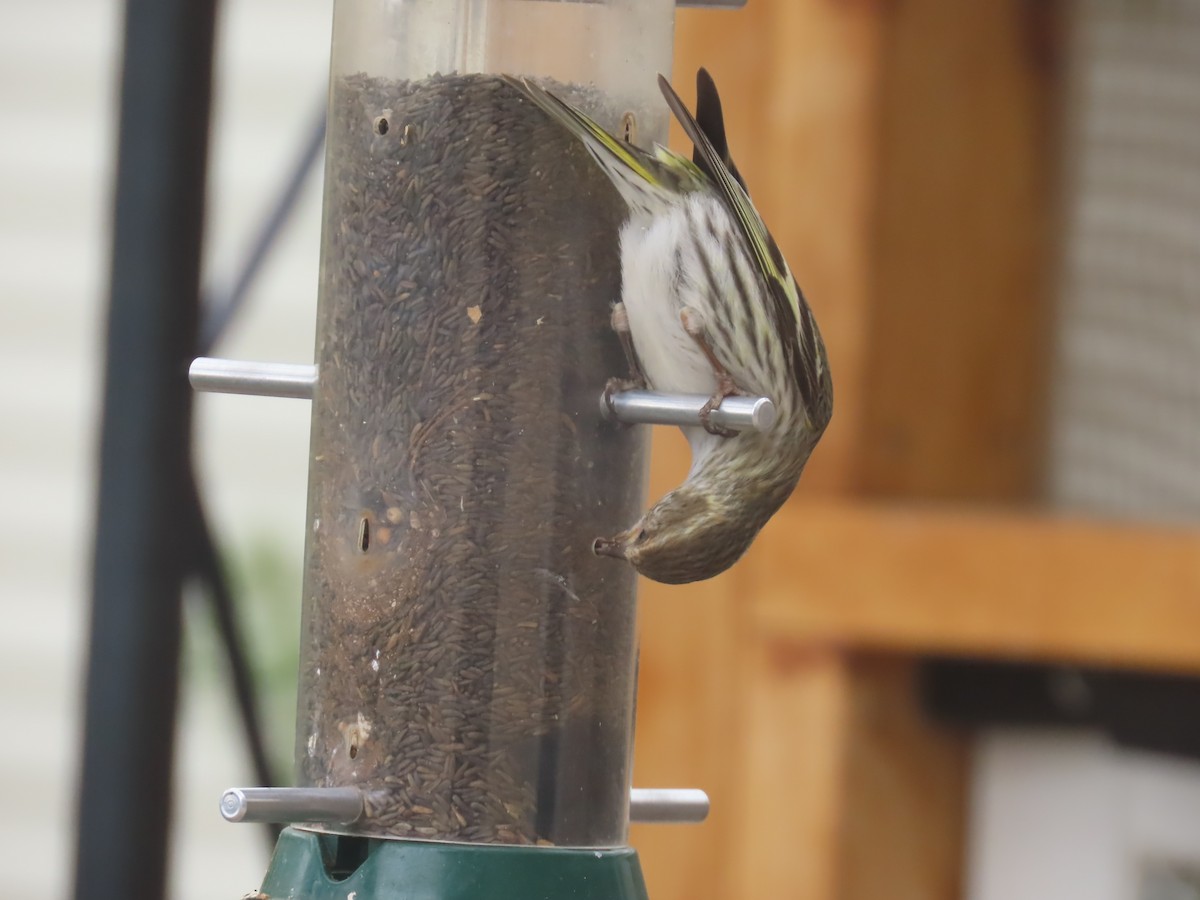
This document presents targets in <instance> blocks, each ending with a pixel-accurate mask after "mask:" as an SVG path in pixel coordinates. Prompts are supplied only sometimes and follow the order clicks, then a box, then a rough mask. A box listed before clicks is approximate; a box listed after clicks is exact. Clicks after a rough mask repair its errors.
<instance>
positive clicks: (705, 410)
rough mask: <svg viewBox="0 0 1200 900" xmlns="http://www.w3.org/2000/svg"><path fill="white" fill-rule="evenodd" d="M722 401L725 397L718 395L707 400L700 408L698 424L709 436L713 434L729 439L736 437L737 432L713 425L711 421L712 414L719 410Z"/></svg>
mask: <svg viewBox="0 0 1200 900" xmlns="http://www.w3.org/2000/svg"><path fill="white" fill-rule="evenodd" d="M724 399H725V396H722V395H720V394H718V395H717V396H715V397H709V398H708V400H707V401H706V402H705V404H704V405H703V406H702V407H700V424H701V425H703V426H704V430H705V431H707V432H708V433H709V434H715V435H716V436H717V437H725V438H729V437H734V436H735V435H737V432H736V431H734V430H733V429H731V428H724V427H722V426H720V425H714V424H713V421H712V414H713V412H714V411H716V410H717V409H719V408H720V406H721V401H722V400H724Z"/></svg>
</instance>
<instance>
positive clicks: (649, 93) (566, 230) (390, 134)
mask: <svg viewBox="0 0 1200 900" xmlns="http://www.w3.org/2000/svg"><path fill="white" fill-rule="evenodd" d="M673 13H674V2H673V0H615V2H572V0H337V3H336V5H335V10H334V40H333V59H332V82H331V96H330V107H329V108H330V116H329V131H328V143H327V161H326V170H325V205H324V226H323V229H324V230H323V236H322V248H321V282H320V300H319V310H318V324H317V347H316V362H317V371H318V380H317V385H316V388H315V394H314V398H313V419H312V441H311V454H312V459H311V470H310V488H309V500H308V505H309V516H308V536H307V548H306V569H305V585H304V625H303V636H302V644H301V673H300V682H301V683H300V704H299V717H298V723H297V761H298V771H299V780H300V784H301V785H303V786H313V787H333V786H338V787H341V786H355V787H358V788H360V789H362V791H363V794H364V798H365V801H364V806H365V811H364V814H363V816H362V817H361V818H360V819H359V820H358V821H357V822H356V823H355V824H353V825H350V826H345V827H341V826H339V827H336V828H335V827H333V826H313V827H317V828H326V829H329V830H337V831H342V832H348V833H354V834H363V835H369V836H373V837H394V838H416V839H424V840H434V841H461V842H472V843H499V844H543V845H545V844H552V845H555V846H568V847H615V846H620V845H622V844H624V843H625V839H626V833H627V828H628V805H629V789H630V750H631V744H632V714H633V699H634V689H635V686H634V670H635V629H634V620H635V601H634V576H633V572H632V570H631V569H630V568H629V567H628V566H623V565H620V564H616V563H614V561H613V560H608V559H600V558H597V557H596V556H594V555H593V554H592V550H591V546H592V542H593V540H594V539H595V538H596V537H598V536H600V535H608V534H613V533H615V532H617V531H620V530H621V529H623V528H626V527H628V525H629V524H630V523H632V522H634V521H635V520H636V519H637V517H638V515H639V513H640V511H641V504H642V498H643V487H644V485H643V480H644V470H645V455H646V446H645V441H644V437H643V435H642V434H641V433H640V432H641V430H640V429H636V428H630V427H628V426H622V425H619V424H616V423H613V422H607V421H604V420H603V419H602V418H601V415H600V404H599V402H598V398H599V395H600V392H601V391H602V390H603V388H604V385H605V382H606V381H607V380H608V379H609V378H610V377H613V376H621V375H624V374H626V372H627V364H626V361H625V358H624V355H623V353H622V350H621V345H620V342H619V340H618V338H617V336H616V335H615V333H614V332H613V331H612V329H611V326H610V313H611V306H612V304H613V303H614V302H615V301H616V300H617V299H618V298H619V295H620V286H621V285H620V262H619V258H618V248H617V240H616V235H617V231H618V228H619V226H620V223H621V221H622V219H623V217H624V213H625V211H624V206H623V205H622V203H621V201H620V199H619V198H618V196H617V194H616V193H615V191H614V190H613V188H612V187H611V186H610V184H609V183H608V181H607V179H606V178H605V177H604V176H603V175H602V174H601V173H600V171H599V170H598V169H597V168H596V166H595V165H594V163H593V162H592V161H591V159H590V157H589V156H588V155H587V153H586V152H585V151H584V149H583V147H582V146H581V145H580V144H579V143H578V142H577V141H576V140H575V139H574V138H572V137H571V136H570V135H569V134H568V133H567V132H566V131H565V130H564V129H562V128H561V126H559V125H557V124H556V123H554V122H553V121H551V120H550V119H549V118H547V116H546V115H545V114H544V113H543V112H541V111H540V110H539V109H538V108H537V107H535V106H534V105H533V104H532V103H530V102H529V101H528V100H526V99H524V98H523V97H522V96H521V94H520V93H519V92H518V91H516V90H515V89H513V88H512V87H511V86H509V85H508V84H506V83H505V82H504V81H502V80H501V79H500V78H499V77H498V75H500V74H509V75H516V76H522V77H527V78H531V79H536V80H537V81H538V82H539V83H541V84H542V85H543V86H545V87H547V88H548V89H550V90H551V91H553V92H555V93H556V94H558V96H560V97H561V98H562V99H564V100H566V101H567V102H570V103H573V104H575V105H577V106H579V107H580V108H582V109H583V110H584V111H585V112H587V113H588V114H589V115H591V116H593V117H594V118H595V119H597V120H598V121H599V122H600V123H601V124H603V125H604V126H606V127H607V128H609V129H611V130H612V131H613V132H614V133H617V134H621V135H622V136H625V137H628V138H629V139H632V140H634V141H636V142H637V143H639V144H641V145H643V146H645V145H648V144H649V142H651V141H662V142H665V140H666V110H665V106H664V105H663V104H662V101H661V98H660V96H659V94H658V88H657V86H656V83H655V76H656V75H657V73H658V72H660V71H661V72H667V71H669V66H670V54H671V40H672V23H673Z"/></svg>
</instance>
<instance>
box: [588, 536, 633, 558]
mask: <svg viewBox="0 0 1200 900" xmlns="http://www.w3.org/2000/svg"><path fill="white" fill-rule="evenodd" d="M622 538H624V535H621V534H619V535H617V536H616V537H615V538H596V540H595V541H593V542H592V552H593V553H595V554H596V555H597V556H611V557H613V558H614V559H624V558H625V542H624V540H622Z"/></svg>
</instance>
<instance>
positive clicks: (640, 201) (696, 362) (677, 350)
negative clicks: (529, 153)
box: [506, 69, 833, 584]
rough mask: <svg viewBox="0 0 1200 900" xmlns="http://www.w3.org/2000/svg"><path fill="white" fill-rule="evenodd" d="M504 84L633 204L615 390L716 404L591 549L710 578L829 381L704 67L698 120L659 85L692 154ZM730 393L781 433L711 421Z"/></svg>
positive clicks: (650, 572)
mask: <svg viewBox="0 0 1200 900" xmlns="http://www.w3.org/2000/svg"><path fill="white" fill-rule="evenodd" d="M506 80H507V81H508V83H509V84H510V85H512V86H513V87H514V88H516V89H517V90H519V91H521V92H522V93H523V94H524V95H525V96H526V97H528V98H529V99H530V100H532V101H533V102H534V103H535V104H537V105H538V106H539V107H541V108H542V109H543V110H544V111H545V112H546V113H547V114H548V115H549V116H550V117H551V118H553V119H555V120H556V121H558V122H559V123H561V124H562V125H563V126H564V127H565V128H567V129H568V130H569V131H570V132H571V133H572V134H574V135H575V136H576V137H577V138H578V139H579V140H580V141H582V142H583V144H584V146H585V147H586V148H587V149H588V151H589V152H590V153H591V155H592V157H593V158H594V159H595V160H596V162H597V163H598V164H599V165H600V168H601V169H602V170H603V171H604V173H605V174H606V175H607V176H608V178H609V180H611V181H612V183H613V185H614V186H615V187H616V189H617V191H618V192H619V193H620V195H621V197H622V198H623V199H624V200H625V203H626V205H627V206H628V207H629V216H628V218H627V219H626V221H625V223H624V224H623V225H622V227H621V231H620V251H621V300H620V302H619V303H617V304H616V305H615V307H614V309H613V327H614V328H615V329H616V330H617V331H618V333H619V334H620V335H621V337H622V341H623V343H624V344H625V347H626V351H627V353H628V354H629V356H630V364H631V367H632V368H633V371H634V380H633V382H631V383H628V382H627V383H620V382H617V383H613V382H610V385H609V390H610V391H611V390H612V389H614V388H616V387H624V386H628V385H630V384H639V383H644V384H646V385H647V386H649V387H650V388H651V389H653V390H656V391H663V392H668V393H680V394H708V395H709V400H708V402H707V403H706V404H705V406H704V409H703V411H702V413H701V422H702V426H693V427H687V428H684V429H683V432H684V434H685V435H686V437H687V439H688V443H689V444H690V445H691V449H692V466H691V470H690V471H689V472H688V476H687V479H686V480H685V481H684V483H683V484H682V485H680V486H679V487H677V488H676V489H675V490H673V491H671V492H670V493H668V494H667V495H666V496H665V497H663V498H662V499H661V500H659V501H658V503H656V504H655V505H654V506H653V507H651V508H650V510H649V511H647V512H646V513H645V515H643V516H642V518H641V519H639V520H638V522H637V523H636V524H635V525H634V526H633V527H631V528H629V529H628V530H626V531H623V532H621V533H620V534H618V535H615V536H613V537H611V538H598V539H597V540H596V542H595V544H594V546H593V549H594V551H595V552H596V553H598V554H601V555H604V556H614V557H618V558H621V559H625V560H627V561H628V562H629V563H630V564H631V565H632V566H633V567H634V568H635V569H636V570H637V571H638V572H640V573H641V574H643V575H645V576H646V577H648V578H652V579H654V580H655V581H661V582H665V583H668V584H684V583H687V582H691V581H700V580H702V579H705V578H711V577H712V576H714V575H718V574H720V573H721V572H723V571H725V570H726V569H728V568H729V567H730V566H731V565H733V564H734V563H735V562H737V560H738V559H739V558H740V557H741V556H742V554H743V553H745V552H746V549H747V548H748V547H749V546H750V544H751V542H752V541H753V540H754V538H755V537H756V536H757V534H758V532H759V531H760V530H761V529H762V527H763V525H765V524H766V522H767V520H768V519H770V518H771V516H772V515H774V514H775V512H776V511H777V510H778V509H779V507H780V506H782V505H783V503H784V501H785V500H787V498H788V497H789V496H790V495H791V493H792V490H793V489H794V488H795V486H796V483H797V482H798V481H799V480H800V474H801V472H803V470H804V464H805V463H806V462H807V461H808V457H809V454H811V453H812V450H813V447H815V446H816V444H817V441H818V440H820V438H821V435H822V433H823V432H824V431H825V426H826V425H827V424H828V423H829V418H830V416H831V414H832V412H833V386H832V382H831V381H830V376H829V365H828V362H827V361H826V358H825V347H824V344H823V342H822V340H821V333H820V332H819V331H818V330H817V323H816V321H815V320H814V319H813V314H812V311H811V310H810V309H809V307H808V304H807V303H806V302H805V300H804V295H803V294H802V293H801V292H800V289H799V288H798V287H797V286H796V282H795V279H793V278H792V273H791V270H790V269H789V268H788V265H787V262H786V261H785V260H784V258H783V255H782V254H781V253H780V251H779V247H778V246H777V245H776V243H775V241H774V239H773V238H772V237H771V235H770V233H769V232H768V231H767V228H766V226H765V225H764V224H763V221H762V219H761V218H760V217H759V215H758V212H757V211H756V210H755V209H754V206H753V205H752V204H751V202H750V197H749V195H748V193H747V192H746V185H745V182H744V181H743V180H742V177H741V175H740V174H739V172H738V170H737V167H736V166H735V165H734V163H733V160H732V158H731V157H730V155H729V147H728V144H727V142H726V139H725V125H724V118H723V115H722V112H721V100H720V97H719V95H718V94H717V88H716V85H715V84H714V83H713V80H712V78H711V77H710V76H709V74H708V72H707V71H705V70H704V69H701V70H700V71H699V72H698V73H697V75H696V116H695V118H693V117H692V115H691V113H689V112H688V110H687V108H686V107H685V106H684V105H683V101H681V100H680V99H679V95H678V94H676V93H675V91H674V90H673V89H672V88H671V86H670V84H669V83H668V82H667V80H666V79H665V78H663V77H662V76H661V75H660V76H659V79H658V83H659V87H660V88H661V89H662V92H663V96H664V97H666V100H667V105H668V106H669V107H670V108H671V112H672V113H674V115H675V118H677V119H678V120H679V123H680V124H681V125H682V126H683V130H684V131H685V132H686V133H687V136H688V138H689V139H690V140H691V142H692V144H693V145H694V147H695V150H694V153H693V156H692V159H691V160H688V159H687V158H686V157H683V156H680V155H679V154H677V153H674V152H672V151H671V150H668V149H667V148H666V147H662V146H658V145H656V146H655V148H654V152H653V153H652V154H651V153H646V152H644V151H642V150H640V149H638V148H637V147H635V146H633V145H632V144H628V143H625V142H623V141H621V140H619V139H618V138H616V137H614V136H613V135H611V134H609V133H608V132H607V131H605V130H604V129H603V128H601V127H600V126H599V125H597V124H596V123H595V122H594V121H592V120H591V119H590V118H588V117H587V116H585V115H584V114H583V113H581V112H580V111H579V110H577V109H575V108H574V107H571V106H569V105H568V104H566V103H564V102H563V101H561V100H559V99H558V98H557V97H555V96H554V95H553V94H551V93H549V92H548V91H546V90H544V89H543V88H540V87H538V86H537V85H535V84H532V83H530V82H526V81H519V80H517V79H512V78H508V79H506ZM735 394H743V395H749V396H765V397H769V398H771V400H773V401H774V403H775V408H776V411H777V415H776V419H775V423H774V425H773V426H772V427H771V428H770V429H769V430H768V431H767V432H765V433H763V432H758V431H745V432H742V433H740V434H739V433H732V432H726V431H723V430H722V429H720V428H718V427H716V426H715V425H713V424H712V423H711V422H710V420H709V414H710V413H711V412H712V410H714V409H716V408H717V407H718V406H719V405H720V404H721V401H722V400H724V399H725V398H726V397H729V396H732V395H735Z"/></svg>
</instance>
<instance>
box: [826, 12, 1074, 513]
mask: <svg viewBox="0 0 1200 900" xmlns="http://www.w3.org/2000/svg"><path fill="white" fill-rule="evenodd" d="M887 8H888V9H889V10H890V11H891V14H890V15H889V16H888V17H887V18H888V26H887V28H886V30H885V38H884V47H883V49H882V51H881V52H882V54H883V56H884V57H885V62H884V70H885V75H884V77H883V79H882V81H881V82H880V92H881V93H880V103H879V131H878V149H879V152H878V157H877V166H878V168H877V176H876V179H875V183H876V191H875V194H874V197H873V200H874V216H873V233H872V236H871V251H870V254H869V257H870V277H871V284H870V288H869V292H868V296H869V300H868V303H869V314H868V316H867V322H868V324H867V335H866V336H865V338H864V340H865V342H866V344H867V350H866V352H865V354H856V357H855V358H857V359H860V360H861V362H862V364H863V365H864V367H865V368H864V371H863V372H862V373H861V374H860V375H859V378H860V379H861V383H860V393H859V394H858V395H856V399H857V398H861V403H862V408H861V409H859V410H856V415H857V416H858V418H859V423H860V428H859V429H858V430H857V432H856V434H855V440H854V442H853V449H854V453H855V463H854V469H855V481H854V487H855V488H856V489H857V491H858V492H859V493H862V494H867V495H871V496H891V497H902V496H906V497H926V498H928V497H936V498H944V499H954V500H959V501H962V500H1001V501H1012V500H1014V499H1026V498H1030V497H1033V496H1034V495H1035V493H1036V492H1037V490H1038V489H1039V488H1040V486H1041V485H1040V479H1041V471H1042V456H1043V454H1042V442H1043V420H1044V418H1045V414H1046V409H1045V398H1046V396H1047V393H1048V392H1047V390H1046V373H1047V360H1048V347H1047V345H1048V338H1049V335H1050V328H1049V325H1050V321H1051V308H1052V306H1051V303H1050V298H1051V293H1052V288H1053V278H1054V274H1055V272H1054V268H1053V259H1052V256H1051V251H1052V249H1053V248H1052V239H1053V234H1052V226H1053V224H1054V220H1055V217H1056V214H1057V213H1056V210H1057V204H1056V198H1057V189H1056V182H1057V178H1056V175H1057V169H1058V156H1057V144H1058V128H1057V126H1056V125H1055V121H1056V119H1057V112H1058V101H1059V95H1060V92H1061V86H1060V72H1059V68H1060V65H1059V42H1058V40H1057V31H1056V29H1057V21H1058V20H1057V14H1058V9H1059V4H1057V3H1053V2H1029V0H997V2H988V3H962V2H958V0H906V2H904V3H893V4H887ZM831 357H832V359H833V362H834V363H835V365H836V363H837V357H836V356H832V353H831ZM853 361H854V360H853V359H852V362H853ZM837 374H840V372H839V371H837V369H836V368H835V375H837Z"/></svg>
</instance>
